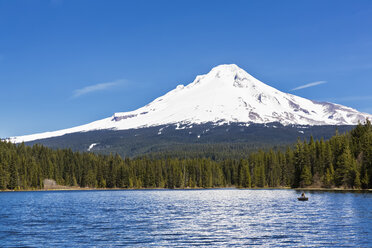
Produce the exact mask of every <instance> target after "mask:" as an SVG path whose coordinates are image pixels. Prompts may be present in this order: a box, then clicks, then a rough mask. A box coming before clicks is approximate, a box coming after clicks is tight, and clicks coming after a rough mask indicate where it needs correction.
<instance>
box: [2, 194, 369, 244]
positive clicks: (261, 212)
mask: <svg viewBox="0 0 372 248" xmlns="http://www.w3.org/2000/svg"><path fill="white" fill-rule="evenodd" d="M299 195H300V192H298V191H295V190H239V189H216V190H118V191H53V192H50V191H49V192H42V191H40V192H2V193H0V246H1V247H19V246H22V247H42V246H47V247H92V246H96V247H110V246H111V247H112V246H129V247H152V246H159V247H185V246H187V247H190V246H203V247H205V246H211V247H225V246H229V247H242V246H253V245H257V246H263V247H286V246H289V247H299V246H304V247H319V246H321V247H332V246H335V247H340V246H344V247H372V193H355V192H321V191H312V192H307V195H308V196H309V201H307V202H300V201H298V200H297V197H298V196H299Z"/></svg>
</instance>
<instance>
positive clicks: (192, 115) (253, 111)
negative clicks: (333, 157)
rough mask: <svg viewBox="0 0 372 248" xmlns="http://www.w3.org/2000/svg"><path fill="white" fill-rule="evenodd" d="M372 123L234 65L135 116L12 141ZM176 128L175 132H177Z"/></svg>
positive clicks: (115, 116)
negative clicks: (151, 130)
mask: <svg viewBox="0 0 372 248" xmlns="http://www.w3.org/2000/svg"><path fill="white" fill-rule="evenodd" d="M367 118H370V119H371V118H372V115H369V114H365V113H360V112H358V111H357V110H355V109H352V108H350V107H346V106H342V105H339V104H334V103H328V102H316V101H312V100H308V99H305V98H302V97H299V96H295V95H292V94H289V93H284V92H281V91H279V90H277V89H275V88H273V87H271V86H269V85H267V84H265V83H263V82H261V81H259V80H258V79H256V78H254V77H253V76H252V75H250V74H248V73H247V72H246V71H244V70H243V69H241V68H240V67H238V66H237V65H235V64H229V65H227V64H224V65H219V66H216V67H214V68H213V69H212V70H211V71H210V72H209V73H207V74H204V75H199V76H197V77H196V78H195V80H194V81H193V82H191V83H190V84H188V85H186V86H184V85H178V86H177V87H176V88H175V89H173V90H171V91H169V92H168V93H166V94H165V95H163V96H160V97H158V98H156V99H155V100H153V101H152V102H150V103H149V104H147V105H145V106H144V107H141V108H139V109H137V110H134V111H129V112H117V113H114V114H113V115H112V116H111V117H108V118H105V119H102V120H98V121H94V122H91V123H88V124H85V125H81V126H77V127H73V128H69V129H63V130H58V131H54V132H46V133H39V134H31V135H25V136H18V137H11V138H10V139H9V140H10V141H12V142H15V143H19V142H23V141H24V142H28V141H33V140H38V139H45V138H50V137H57V136H61V135H65V134H69V133H75V132H88V131H93V130H128V129H136V128H146V127H154V126H161V125H167V124H176V125H177V127H178V125H182V126H186V127H187V126H189V127H192V125H194V124H203V123H210V122H211V123H214V124H215V125H224V124H229V123H246V125H247V126H249V125H251V124H252V123H259V124H265V123H272V122H279V123H281V124H283V125H291V124H294V125H356V124H357V123H358V122H364V121H365V119H367ZM177 127H176V128H177Z"/></svg>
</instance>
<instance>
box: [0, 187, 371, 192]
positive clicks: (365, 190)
mask: <svg viewBox="0 0 372 248" xmlns="http://www.w3.org/2000/svg"><path fill="white" fill-rule="evenodd" d="M213 189H245V190H247V189H248V190H295V191H334V192H347V191H349V192H358V191H360V192H372V189H345V188H290V187H272V188H271V187H263V188H241V187H218V188H173V189H169V188H87V187H86V188H80V187H67V186H63V188H45V189H20V190H9V189H7V190H0V193H1V192H38V191H110V190H112V191H115V190H213Z"/></svg>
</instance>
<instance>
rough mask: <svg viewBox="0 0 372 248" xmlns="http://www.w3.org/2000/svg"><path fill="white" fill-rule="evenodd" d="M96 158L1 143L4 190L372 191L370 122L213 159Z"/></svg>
mask: <svg viewBox="0 0 372 248" xmlns="http://www.w3.org/2000/svg"><path fill="white" fill-rule="evenodd" d="M213 158H214V157H213V156H211V157H208V158H200V157H197V158H192V157H188V156H183V157H182V158H175V157H166V156H164V157H159V156H156V157H151V158H150V157H146V156H143V157H138V158H133V159H129V158H125V159H122V158H121V157H120V156H119V155H97V154H93V153H79V152H72V151H71V150H70V149H64V150H52V149H50V148H47V147H44V146H41V145H34V146H32V147H30V146H26V145H24V144H19V145H15V144H12V143H9V142H5V141H1V142H0V189H1V190H5V189H11V190H13V189H41V188H43V180H44V179H53V180H55V181H56V182H57V183H58V184H59V185H65V186H80V187H93V188H211V187H230V186H233V187H247V188H250V187H295V188H296V187H308V186H313V187H343V188H372V178H371V177H372V127H371V123H370V121H367V122H366V123H365V124H363V125H362V124H359V125H358V126H357V127H356V128H355V129H353V130H352V131H351V132H349V133H346V134H342V135H340V134H337V133H336V135H335V136H333V137H332V138H331V139H330V140H328V141H324V140H316V141H314V139H312V138H311V139H310V141H300V140H298V142H297V144H295V145H294V146H293V147H287V149H286V150H284V151H282V150H278V151H274V150H268V151H259V152H255V153H249V154H247V156H246V157H245V158H241V159H233V158H225V159H213Z"/></svg>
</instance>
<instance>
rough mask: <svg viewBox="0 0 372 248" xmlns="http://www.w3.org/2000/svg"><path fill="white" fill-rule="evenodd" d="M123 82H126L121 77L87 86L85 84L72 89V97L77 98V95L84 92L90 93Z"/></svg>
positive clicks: (84, 93)
mask: <svg viewBox="0 0 372 248" xmlns="http://www.w3.org/2000/svg"><path fill="white" fill-rule="evenodd" d="M124 82H126V80H123V79H122V80H116V81H113V82H107V83H100V84H94V85H89V86H86V87H84V88H81V89H77V90H74V92H73V97H74V98H77V97H80V96H82V95H86V94H89V93H92V92H96V91H102V90H107V89H110V88H113V87H115V86H118V85H121V84H123V83H124Z"/></svg>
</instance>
